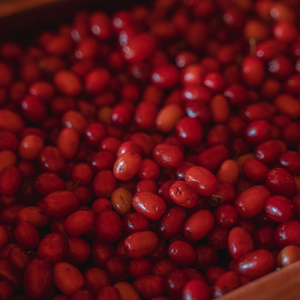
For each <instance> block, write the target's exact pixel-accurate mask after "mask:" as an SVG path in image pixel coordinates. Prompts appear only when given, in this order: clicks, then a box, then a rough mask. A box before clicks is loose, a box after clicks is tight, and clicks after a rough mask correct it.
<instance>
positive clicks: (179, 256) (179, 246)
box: [168, 240, 197, 267]
mask: <svg viewBox="0 0 300 300" xmlns="http://www.w3.org/2000/svg"><path fill="white" fill-rule="evenodd" d="M168 256H169V257H170V259H171V260H172V261H173V262H174V263H176V264H178V265H180V266H183V267H189V266H191V265H192V264H193V263H194V262H195V261H196V259H197V254H196V251H195V249H194V248H193V247H192V246H191V245H189V244H188V243H186V242H184V241H180V240H177V241H174V242H172V243H171V244H170V245H169V247H168Z"/></svg>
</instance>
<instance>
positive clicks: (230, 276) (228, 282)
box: [212, 271, 240, 298]
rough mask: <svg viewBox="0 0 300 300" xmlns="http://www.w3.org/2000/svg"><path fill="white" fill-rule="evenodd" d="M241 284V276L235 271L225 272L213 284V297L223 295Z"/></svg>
mask: <svg viewBox="0 0 300 300" xmlns="http://www.w3.org/2000/svg"><path fill="white" fill-rule="evenodd" d="M239 286H240V278H239V276H238V275H237V274H236V273H235V272H233V271H228V272H225V273H224V274H222V275H221V276H220V277H219V278H218V279H217V280H216V282H215V283H214V284H213V286H212V294H213V297H215V298H217V297H221V296H223V295H224V294H227V293H228V292H230V291H233V290H235V289H236V288H238V287H239Z"/></svg>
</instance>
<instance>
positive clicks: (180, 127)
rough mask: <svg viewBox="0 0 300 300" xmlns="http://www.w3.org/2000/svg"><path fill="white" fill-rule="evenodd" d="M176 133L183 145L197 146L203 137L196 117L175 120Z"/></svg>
mask: <svg viewBox="0 0 300 300" xmlns="http://www.w3.org/2000/svg"><path fill="white" fill-rule="evenodd" d="M175 130H176V135H177V136H178V137H179V139H180V140H181V141H182V143H183V144H184V145H185V146H188V147H197V146H198V145H200V143H201V141H202V137H203V129H202V126H201V123H200V122H199V121H198V120H197V119H196V118H190V117H184V118H182V119H181V120H180V121H178V122H177V124H176V127H175Z"/></svg>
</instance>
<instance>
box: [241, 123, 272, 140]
mask: <svg viewBox="0 0 300 300" xmlns="http://www.w3.org/2000/svg"><path fill="white" fill-rule="evenodd" d="M270 137H271V125H270V124H269V123H268V122H267V121H265V120H258V121H253V122H251V123H250V124H249V125H248V126H247V128H246V130H245V138H246V140H247V142H248V143H250V144H252V145H258V144H260V143H262V142H264V141H266V140H268V139H270Z"/></svg>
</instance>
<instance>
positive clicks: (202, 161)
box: [196, 145, 229, 173]
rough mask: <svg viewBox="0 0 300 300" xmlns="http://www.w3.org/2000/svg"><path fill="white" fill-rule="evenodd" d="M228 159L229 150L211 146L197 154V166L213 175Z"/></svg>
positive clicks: (223, 147) (222, 146)
mask: <svg viewBox="0 0 300 300" xmlns="http://www.w3.org/2000/svg"><path fill="white" fill-rule="evenodd" d="M228 157H229V150H228V148H227V147H226V146H224V145H216V146H212V147H210V148H208V149H206V150H204V151H203V152H201V153H200V154H199V156H198V157H197V161H196V162H197V165H199V166H201V167H204V168H206V169H208V170H209V171H211V172H213V173H215V172H216V171H217V170H218V168H219V167H220V165H221V164H222V163H223V162H224V161H225V160H226V159H228Z"/></svg>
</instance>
